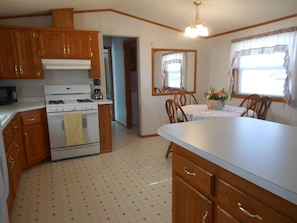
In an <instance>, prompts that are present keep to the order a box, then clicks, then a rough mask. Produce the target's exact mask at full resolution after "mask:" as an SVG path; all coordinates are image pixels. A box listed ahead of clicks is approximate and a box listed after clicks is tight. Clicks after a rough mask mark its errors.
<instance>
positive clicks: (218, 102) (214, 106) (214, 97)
mask: <svg viewBox="0 0 297 223" xmlns="http://www.w3.org/2000/svg"><path fill="white" fill-rule="evenodd" d="M204 97H205V98H206V100H207V107H208V109H209V110H222V109H223V107H224V105H225V101H226V100H227V99H228V98H229V93H228V92H227V91H225V89H224V88H211V89H210V91H208V92H205V93H204Z"/></svg>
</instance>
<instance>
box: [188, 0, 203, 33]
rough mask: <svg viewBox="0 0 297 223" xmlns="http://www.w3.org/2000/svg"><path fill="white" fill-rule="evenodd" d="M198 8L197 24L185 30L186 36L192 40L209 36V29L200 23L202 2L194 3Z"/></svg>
mask: <svg viewBox="0 0 297 223" xmlns="http://www.w3.org/2000/svg"><path fill="white" fill-rule="evenodd" d="M194 5H195V6H196V22H195V24H194V25H192V24H190V25H189V26H187V27H186V28H185V34H184V35H185V36H187V37H190V38H196V37H198V36H208V28H207V27H206V26H204V25H203V24H201V23H200V20H199V15H198V6H199V5H201V2H198V1H194Z"/></svg>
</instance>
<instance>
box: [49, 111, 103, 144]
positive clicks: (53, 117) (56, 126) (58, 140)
mask: <svg viewBox="0 0 297 223" xmlns="http://www.w3.org/2000/svg"><path fill="white" fill-rule="evenodd" d="M47 120H48V130H49V139H50V148H51V149H57V148H66V147H67V143H66V134H65V128H64V120H63V112H57V113H47ZM82 120H83V132H84V136H85V145H87V144H92V143H99V125H98V110H89V111H82Z"/></svg>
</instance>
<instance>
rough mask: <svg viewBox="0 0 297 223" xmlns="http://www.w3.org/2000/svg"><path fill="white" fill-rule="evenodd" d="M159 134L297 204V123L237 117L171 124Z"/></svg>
mask: <svg viewBox="0 0 297 223" xmlns="http://www.w3.org/2000/svg"><path fill="white" fill-rule="evenodd" d="M158 134H159V135H161V136H162V137H164V138H166V139H167V140H169V141H172V142H174V143H176V144H177V145H179V146H181V147H183V148H185V149H187V150H189V151H191V152H193V153H194V154H196V155H198V156H201V157H203V158H205V159H207V160H208V161H210V162H212V163H214V164H216V165H218V166H220V167H222V168H224V169H226V170H228V171H230V172H232V173H234V174H236V175H237V176H239V177H241V178H244V179H246V180H248V181H250V182H252V183H254V184H256V185H258V186H260V187H262V188H264V189H266V190H268V191H270V192H271V193H274V194H276V195H277V196H279V197H282V198H284V199H286V200H288V201H290V202H292V203H294V204H296V205H297V174H296V171H297V127H293V126H288V125H284V124H280V123H275V122H269V121H263V120H258V119H253V118H247V117H235V118H218V119H208V120H201V121H192V122H184V123H177V124H167V125H163V126H162V127H160V128H159V129H158Z"/></svg>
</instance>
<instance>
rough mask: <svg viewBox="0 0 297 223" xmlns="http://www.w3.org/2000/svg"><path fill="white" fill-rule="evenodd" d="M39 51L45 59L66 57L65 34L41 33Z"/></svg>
mask: <svg viewBox="0 0 297 223" xmlns="http://www.w3.org/2000/svg"><path fill="white" fill-rule="evenodd" d="M38 39H39V47H40V48H39V51H40V56H41V57H43V58H64V56H65V55H66V46H65V34H64V33H63V32H53V31H39V32H38Z"/></svg>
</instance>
